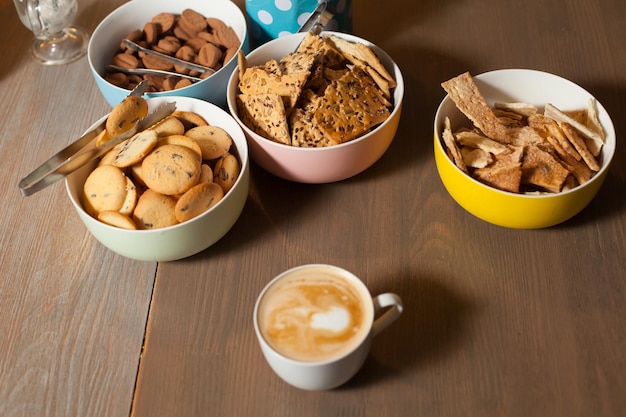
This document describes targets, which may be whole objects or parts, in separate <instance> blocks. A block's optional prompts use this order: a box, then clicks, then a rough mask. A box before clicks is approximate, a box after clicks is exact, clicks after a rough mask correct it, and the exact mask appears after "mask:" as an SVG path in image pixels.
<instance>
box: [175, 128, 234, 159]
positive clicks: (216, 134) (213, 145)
mask: <svg viewBox="0 0 626 417" xmlns="http://www.w3.org/2000/svg"><path fill="white" fill-rule="evenodd" d="M185 136H188V137H190V138H191V139H193V140H195V141H196V142H198V145H200V149H202V159H204V160H207V161H210V160H212V159H217V158H219V157H221V156H223V155H224V154H225V153H226V152H228V150H229V149H230V147H231V145H232V144H233V139H232V138H231V137H230V135H229V134H228V132H227V131H225V130H224V129H222V128H221V127H218V126H211V125H207V126H196V127H194V128H192V129H189V130H188V131H186V132H185Z"/></svg>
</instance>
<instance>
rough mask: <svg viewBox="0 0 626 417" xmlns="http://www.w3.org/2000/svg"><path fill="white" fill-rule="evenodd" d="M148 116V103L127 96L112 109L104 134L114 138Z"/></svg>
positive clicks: (139, 98)
mask: <svg viewBox="0 0 626 417" xmlns="http://www.w3.org/2000/svg"><path fill="white" fill-rule="evenodd" d="M147 114H148V102H147V101H146V100H145V99H144V98H142V97H136V96H127V97H126V98H124V100H122V101H121V102H120V103H119V104H118V105H116V106H115V107H113V110H111V113H110V114H109V117H107V120H106V124H105V126H106V132H107V135H108V136H109V137H111V138H114V137H116V136H118V135H120V134H122V133H124V132H126V131H127V130H128V129H130V128H132V127H133V126H134V125H135V123H137V122H138V121H139V120H140V119H143V118H144V117H146V116H147Z"/></svg>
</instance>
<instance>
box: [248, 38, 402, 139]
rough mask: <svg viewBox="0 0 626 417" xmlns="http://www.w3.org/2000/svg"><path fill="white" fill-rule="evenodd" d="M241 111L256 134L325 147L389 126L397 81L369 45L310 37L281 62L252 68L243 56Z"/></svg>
mask: <svg viewBox="0 0 626 417" xmlns="http://www.w3.org/2000/svg"><path fill="white" fill-rule="evenodd" d="M238 61H239V90H240V92H239V94H238V95H237V110H238V113H239V116H240V118H241V120H242V121H243V122H244V123H245V124H246V126H248V127H249V128H250V129H251V130H253V131H254V132H255V133H257V134H259V135H261V136H263V137H265V138H267V139H270V140H273V141H275V142H278V143H282V144H285V145H290V146H297V147H310V148H312V147H325V146H332V145H337V144H341V143H344V142H347V141H350V140H353V139H356V138H358V137H360V136H362V135H364V134H366V133H368V132H369V131H371V130H372V129H374V128H376V126H378V125H379V124H381V123H382V122H384V121H385V120H386V119H387V118H388V117H389V116H390V114H391V111H392V109H393V89H394V88H395V87H396V82H395V80H394V78H393V76H392V75H391V74H390V73H389V72H388V71H387V69H386V68H385V66H384V65H383V64H382V63H381V61H380V59H379V57H378V56H377V55H376V53H375V52H374V51H373V50H372V49H371V48H370V47H368V46H367V45H365V44H362V43H357V42H351V41H348V40H345V39H343V38H340V37H338V36H336V35H323V36H319V35H314V34H312V33H308V34H307V35H306V36H305V38H304V40H303V41H302V42H301V43H300V45H299V46H298V48H297V49H296V50H295V51H294V52H291V53H289V54H287V55H285V56H284V57H283V58H281V59H280V60H270V61H268V62H266V63H264V64H263V65H258V66H249V65H248V63H247V61H246V58H245V56H244V55H243V54H242V53H241V52H240V53H239V56H238Z"/></svg>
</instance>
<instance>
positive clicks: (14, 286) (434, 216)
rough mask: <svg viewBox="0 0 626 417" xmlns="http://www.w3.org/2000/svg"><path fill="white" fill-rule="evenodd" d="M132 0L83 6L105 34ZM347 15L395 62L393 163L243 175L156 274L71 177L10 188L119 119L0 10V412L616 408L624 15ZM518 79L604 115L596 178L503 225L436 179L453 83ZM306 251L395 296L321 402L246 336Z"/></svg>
mask: <svg viewBox="0 0 626 417" xmlns="http://www.w3.org/2000/svg"><path fill="white" fill-rule="evenodd" d="M121 3H122V0H113V1H106V2H102V1H96V0H82V1H81V2H80V6H79V7H80V12H79V16H78V19H77V22H78V23H79V24H81V25H83V26H84V27H86V28H87V29H89V30H90V31H93V29H94V28H95V27H96V25H97V24H98V22H99V21H100V20H101V19H103V18H104V17H105V16H106V15H107V14H108V13H109V12H110V11H111V10H113V8H115V7H116V6H117V5H119V4H121ZM357 3H358V4H357ZM239 4H240V5H243V0H239ZM355 4H356V6H355V10H354V31H355V33H356V34H358V35H360V36H362V37H364V38H367V39H370V40H371V41H373V42H374V43H377V44H378V45H380V46H381V47H383V48H384V49H385V50H386V51H388V52H389V53H390V55H391V56H393V57H394V58H395V59H396V61H397V62H398V64H399V65H400V67H401V69H402V71H403V74H404V76H405V79H406V85H407V93H406V100H405V107H404V113H403V117H402V121H401V122H400V127H399V130H398V133H397V136H396V138H395V141H394V142H393V144H392V146H391V148H390V149H389V150H388V152H387V153H386V154H385V156H384V157H383V158H382V159H381V160H380V161H379V162H378V163H377V164H376V165H375V166H373V167H372V168H371V169H369V170H368V171H366V172H365V173H363V174H361V175H359V176H357V177H355V178H353V179H349V180H346V181H342V182H340V183H336V184H327V185H302V184H295V183H289V182H286V181H283V180H280V179H278V178H275V177H273V176H271V175H269V174H267V173H265V172H264V171H262V170H261V169H260V168H258V167H256V166H253V167H252V178H253V181H252V183H253V184H252V189H251V191H250V197H249V199H248V202H247V204H246V207H245V209H244V211H243V213H242V215H241V217H240V219H239V220H238V222H237V223H236V224H235V226H234V227H233V228H232V230H231V231H230V232H229V233H228V234H227V235H226V236H225V237H224V238H223V239H222V240H220V241H219V242H218V243H217V244H215V245H214V246H212V247H211V248H209V249H207V250H205V251H204V252H202V253H200V254H198V255H196V256H193V257H191V258H188V259H185V260H182V261H178V262H171V263H160V264H156V263H150V262H139V261H133V260H129V259H125V258H123V257H121V256H118V255H116V254H114V253H112V252H110V251H109V250H107V249H106V248H104V247H103V246H102V245H100V244H99V243H98V242H97V241H95V239H93V238H92V237H91V236H90V235H89V233H88V232H87V231H86V229H85V227H84V226H83V224H82V223H81V221H80V220H79V218H78V216H77V215H76V213H75V212H74V210H73V208H72V206H71V204H70V202H69V199H68V197H67V195H66V193H65V189H64V185H63V184H62V183H58V184H55V185H54V186H52V187H51V188H49V189H46V190H44V191H42V192H40V193H38V194H35V195H33V196H31V197H28V198H24V197H22V196H21V195H20V193H19V190H18V187H17V183H18V181H19V179H20V178H22V177H23V176H24V175H25V174H27V173H28V172H30V170H31V169H33V168H34V167H35V166H36V165H38V164H39V163H40V162H42V161H43V160H44V159H46V158H47V157H48V156H49V155H51V154H53V153H55V152H56V151H58V150H59V149H60V148H62V147H63V146H65V145H67V144H68V143H69V142H70V141H72V140H73V138H75V137H76V136H77V135H79V134H80V133H81V132H83V131H84V129H86V128H87V127H88V126H89V125H90V124H91V123H92V122H93V121H94V120H96V119H98V118H99V117H101V116H102V115H104V114H106V113H107V112H108V110H109V107H108V106H107V104H106V102H105V101H104V99H103V98H102V97H101V95H100V94H99V92H98V90H97V88H96V85H95V83H94V81H93V80H92V78H91V75H90V73H89V68H88V64H87V61H86V59H84V58H83V59H81V60H80V61H78V62H75V63H73V64H70V65H67V66H64V67H43V66H40V65H38V64H36V63H34V62H33V61H31V59H30V57H29V55H28V52H27V47H28V45H29V43H30V42H31V34H30V32H28V31H27V30H26V29H25V28H24V27H23V26H22V25H21V23H20V22H19V20H18V18H17V15H16V14H15V10H14V7H13V4H12V3H11V1H9V0H0V11H1V13H0V39H2V59H1V60H0V94H1V99H0V150H1V154H0V155H1V161H2V163H1V164H0V174H1V178H2V181H0V187H1V188H0V189H1V195H2V196H3V197H2V201H3V202H4V203H3V207H2V209H1V210H0V219H1V220H0V225H1V231H0V318H1V319H0V415H1V416H4V417H14V416H64V417H70V416H81V417H82V416H90V417H94V416H107V417H111V416H129V415H132V416H136V417H140V416H150V417H152V416H213V415H215V416H286V417H291V416H398V415H406V416H413V415H415V416H520V417H527V416H568V417H572V416H581V417H582V416H585V417H587V416H603V417H610V416H615V417H617V416H623V415H624V413H625V412H626V411H625V410H626V395H624V394H625V393H626V236H625V231H626V193H625V192H624V190H625V189H626V164H624V160H625V158H626V148H625V147H624V146H622V145H623V141H622V138H623V135H624V133H625V132H626V121H625V119H624V118H623V117H622V113H623V111H624V108H626V70H625V68H626V43H625V42H624V40H625V39H626V5H625V3H623V1H622V0H619V1H618V0H571V1H569V2H546V1H543V0H528V1H524V2H507V1H501V0H476V1H472V2H469V1H467V2H451V1H444V2H441V1H408V0H404V1H390V2H382V1H379V0H363V1H359V2H355ZM507 67H517V68H534V69H539V70H545V71H549V72H553V73H556V74H559V75H561V76H563V77H566V78H568V79H571V80H573V81H575V82H577V83H578V84H580V85H582V86H583V87H585V88H586V89H588V90H589V91H590V92H591V93H592V94H594V95H595V96H596V97H597V98H598V99H599V101H600V102H601V103H603V104H604V106H605V107H606V108H607V109H608V111H609V113H610V114H611V115H612V116H613V118H614V122H615V125H616V129H617V136H618V140H619V144H618V150H617V155H616V156H615V161H614V162H615V163H614V164H613V166H612V168H611V170H610V172H609V175H608V177H607V179H606V182H605V184H604V186H603V188H602V189H601V191H600V193H599V194H598V196H597V198H596V199H595V200H594V201H593V202H592V203H591V204H590V205H589V206H588V207H587V208H586V209H585V210H584V211H583V212H582V213H581V214H580V215H578V216H576V217H575V218H574V219H572V220H570V221H568V222H566V223H564V224H562V225H560V226H556V227H552V228H549V229H545V230H531V231H520V230H510V229H505V228H501V227H496V226H492V225H490V224H487V223H485V222H483V221H481V220H478V219H476V218H474V217H473V216H471V215H469V214H468V213H466V212H465V211H464V210H463V209H462V208H460V207H459V206H458V205H457V204H456V203H455V202H454V201H453V200H452V199H451V198H450V197H449V196H448V194H447V193H446V191H445V190H444V188H443V186H442V184H441V182H440V181H439V179H438V176H437V172H436V169H435V164H434V161H433V156H432V119H433V115H434V112H435V109H436V106H437V104H438V103H439V101H440V100H441V98H442V97H443V96H444V92H443V90H442V89H441V87H440V85H439V84H440V82H442V81H444V80H446V79H448V78H450V77H452V76H454V75H457V74H459V73H461V72H463V71H466V70H469V71H471V72H472V73H475V74H477V73H480V72H484V71H488V70H492V69H498V68H507ZM310 262H324V263H330V264H335V265H339V266H342V267H345V268H347V269H349V270H352V271H353V272H355V273H356V274H357V275H359V276H361V277H362V278H363V279H364V280H365V281H366V283H367V285H368V286H369V288H370V289H371V291H372V293H378V292H381V291H388V290H391V291H395V292H397V293H398V294H400V295H401V297H402V298H403V300H404V303H405V313H404V315H403V316H402V317H401V318H400V319H399V321H398V322H396V323H395V324H394V325H392V326H391V327H390V328H389V329H387V330H385V331H384V332H383V333H382V334H381V335H380V336H379V337H378V338H377V339H376V340H375V341H374V344H373V346H372V351H371V355H370V357H369V358H368V360H367V362H366V363H365V365H364V367H363V369H362V370H361V372H360V373H359V374H358V375H357V376H356V377H355V378H354V379H353V380H352V381H350V382H349V383H348V384H346V385H345V386H343V387H342V388H340V389H337V390H333V391H330V392H305V391H300V390H298V389H295V388H292V387H290V386H288V385H287V384H285V383H284V382H282V381H281V380H280V379H278V377H277V376H276V375H274V374H273V372H272V371H271V370H270V369H269V367H268V365H267V364H266V362H265V361H264V359H263V357H262V355H261V352H260V350H259V348H258V346H257V342H256V339H255V335H254V330H253V326H252V309H253V304H254V301H255V299H256V296H257V294H258V293H259V291H260V290H261V288H262V287H263V285H264V284H265V283H266V282H267V281H268V280H269V279H270V278H271V277H273V276H274V275H276V274H278V273H279V272H281V271H283V270H285V269H287V268H290V267H293V266H296V265H300V264H304V263H310Z"/></svg>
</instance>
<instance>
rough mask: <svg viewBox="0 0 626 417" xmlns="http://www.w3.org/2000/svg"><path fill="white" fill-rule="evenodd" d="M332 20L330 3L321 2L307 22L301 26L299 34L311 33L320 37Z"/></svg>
mask: <svg viewBox="0 0 626 417" xmlns="http://www.w3.org/2000/svg"><path fill="white" fill-rule="evenodd" d="M332 18H333V12H332V11H331V10H330V8H329V7H328V2H327V1H321V2H320V3H319V4H318V5H317V7H316V8H315V10H313V12H312V13H311V15H310V16H309V18H308V19H307V20H306V22H304V24H303V25H302V26H300V29H298V32H310V33H312V34H314V35H319V34H320V33H322V31H323V30H324V27H325V26H326V25H327V24H328V22H329V21H330V19H332Z"/></svg>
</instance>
